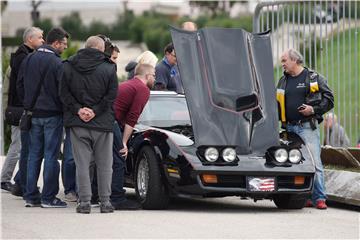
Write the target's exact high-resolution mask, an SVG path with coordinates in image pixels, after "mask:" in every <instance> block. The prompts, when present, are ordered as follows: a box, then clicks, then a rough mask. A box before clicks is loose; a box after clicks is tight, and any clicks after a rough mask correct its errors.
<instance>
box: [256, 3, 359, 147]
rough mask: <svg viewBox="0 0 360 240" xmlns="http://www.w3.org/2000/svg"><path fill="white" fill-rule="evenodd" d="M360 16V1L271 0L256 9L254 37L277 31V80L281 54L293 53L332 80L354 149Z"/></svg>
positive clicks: (337, 109)
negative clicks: (267, 31) (290, 51)
mask: <svg viewBox="0 0 360 240" xmlns="http://www.w3.org/2000/svg"><path fill="white" fill-rule="evenodd" d="M359 12H360V2H358V1H349V0H347V1H271V2H269V1H267V2H261V3H259V4H258V5H257V6H256V10H255V15H254V19H253V32H262V31H266V30H269V29H270V30H271V42H272V49H273V57H274V59H273V60H274V74H275V79H276V80H278V79H279V78H280V76H281V75H282V70H281V65H280V55H281V54H282V52H283V51H284V50H286V49H288V48H295V49H297V50H299V51H300V52H301V53H302V54H303V56H304V60H305V65H306V66H308V67H310V68H312V69H315V70H316V71H318V72H319V73H320V74H322V75H324V76H325V77H326V78H327V79H328V84H329V86H330V88H331V89H332V90H333V92H334V96H335V107H334V109H333V110H332V111H333V113H334V114H336V115H337V118H338V122H339V123H340V125H342V126H343V127H344V129H345V130H346V133H347V135H348V136H349V138H350V140H351V146H355V145H356V143H357V141H358V140H359V139H360V132H359V124H360V120H359V111H360V101H359V100H360V96H359V69H360V67H359V61H360V56H359V51H360V39H359V36H358V33H359V26H360V21H359V19H358V15H359ZM327 131H328V130H327ZM321 135H322V139H323V138H324V130H323V128H322V127H321ZM326 136H329V134H326ZM325 139H326V137H325Z"/></svg>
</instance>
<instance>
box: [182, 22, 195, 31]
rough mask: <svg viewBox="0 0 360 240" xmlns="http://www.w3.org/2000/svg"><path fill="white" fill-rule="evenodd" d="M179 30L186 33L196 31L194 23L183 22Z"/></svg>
mask: <svg viewBox="0 0 360 240" xmlns="http://www.w3.org/2000/svg"><path fill="white" fill-rule="evenodd" d="M181 28H182V29H184V30H186V31H197V25H196V23H194V22H183V24H182V25H181Z"/></svg>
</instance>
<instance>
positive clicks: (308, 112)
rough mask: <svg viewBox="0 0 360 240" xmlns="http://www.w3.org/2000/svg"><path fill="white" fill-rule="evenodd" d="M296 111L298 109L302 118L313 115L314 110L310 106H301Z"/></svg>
mask: <svg viewBox="0 0 360 240" xmlns="http://www.w3.org/2000/svg"><path fill="white" fill-rule="evenodd" d="M298 109H299V113H301V114H302V115H304V116H311V115H313V114H314V108H313V107H312V106H310V105H306V104H303V105H301V107H299V108H298Z"/></svg>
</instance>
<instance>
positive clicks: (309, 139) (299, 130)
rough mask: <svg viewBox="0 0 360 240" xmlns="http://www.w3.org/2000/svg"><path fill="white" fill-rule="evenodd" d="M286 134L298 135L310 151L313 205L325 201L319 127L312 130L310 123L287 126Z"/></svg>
mask: <svg viewBox="0 0 360 240" xmlns="http://www.w3.org/2000/svg"><path fill="white" fill-rule="evenodd" d="M287 131H288V132H294V133H296V134H298V135H299V136H300V137H301V138H302V140H303V141H304V142H305V143H306V144H307V146H308V147H309V149H310V152H311V155H312V156H313V158H314V163H315V179H314V188H313V191H312V196H311V200H312V202H313V203H314V204H315V203H316V201H318V200H325V199H326V193H325V184H324V168H323V165H322V162H321V158H320V154H321V145H320V131H319V126H318V125H316V129H315V130H312V129H311V126H310V123H309V122H306V123H303V124H302V126H301V125H288V126H287Z"/></svg>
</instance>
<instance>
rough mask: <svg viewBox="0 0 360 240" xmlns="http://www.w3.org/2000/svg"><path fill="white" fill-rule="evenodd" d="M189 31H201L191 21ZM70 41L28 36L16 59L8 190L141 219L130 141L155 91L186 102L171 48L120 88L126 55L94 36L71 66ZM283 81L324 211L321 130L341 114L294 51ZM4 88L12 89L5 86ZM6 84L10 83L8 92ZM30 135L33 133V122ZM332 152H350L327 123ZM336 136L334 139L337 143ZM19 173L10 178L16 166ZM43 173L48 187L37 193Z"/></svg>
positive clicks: (287, 119)
mask: <svg viewBox="0 0 360 240" xmlns="http://www.w3.org/2000/svg"><path fill="white" fill-rule="evenodd" d="M182 28H183V29H184V30H187V31H196V30H197V27H196V25H195V24H194V23H192V22H186V23H184V24H183V25H182ZM69 38H70V35H69V34H68V33H67V32H66V31H65V30H64V29H62V28H60V27H56V28H53V29H51V30H50V31H49V33H48V34H47V36H46V42H45V41H44V39H43V31H42V30H41V29H39V28H37V27H29V28H27V29H26V30H25V31H24V34H23V41H24V43H23V44H22V45H21V46H19V48H18V49H17V50H16V52H15V53H14V54H12V56H11V62H10V67H9V69H8V70H7V75H8V76H9V79H8V81H9V86H8V99H7V100H8V103H7V108H6V111H5V117H6V120H7V122H8V123H9V124H10V125H11V144H10V147H9V150H8V153H7V156H6V159H5V162H4V165H3V168H2V172H1V188H2V189H3V190H7V191H11V193H12V194H13V195H15V196H19V197H22V198H23V199H24V200H25V206H26V207H39V206H41V207H43V208H63V207H67V203H66V201H68V202H77V203H78V204H77V207H76V212H78V213H90V212H91V206H92V205H93V206H94V205H99V206H100V212H101V213H111V212H113V211H114V210H123V209H126V210H135V209H139V208H140V205H139V203H137V202H136V201H131V200H129V199H127V198H126V195H125V190H124V187H123V185H124V173H125V161H126V156H127V154H128V149H127V142H128V140H129V138H130V136H131V134H132V132H133V129H134V126H135V124H136V123H137V121H138V118H139V116H140V114H141V112H142V110H143V108H144V106H145V105H146V103H147V101H148V100H149V96H150V90H151V89H155V90H170V91H176V92H178V93H183V91H184V90H183V86H182V84H181V79H180V75H179V69H178V67H177V60H176V52H175V49H174V46H173V44H172V43H169V44H168V45H166V46H165V48H164V57H163V59H162V60H160V61H159V62H158V59H157V57H156V56H155V55H154V54H153V53H152V52H151V51H145V52H144V53H142V54H141V55H140V56H138V57H137V58H136V59H135V60H134V61H132V62H130V63H129V64H128V65H127V66H126V68H125V69H126V71H127V72H128V77H127V78H128V79H127V81H124V82H122V83H120V84H118V80H117V75H116V64H115V63H116V61H117V58H118V57H119V54H120V50H119V48H118V47H117V46H116V45H114V44H113V43H112V42H111V40H110V39H109V38H108V37H107V36H104V35H102V34H99V35H96V36H90V37H89V38H88V39H87V40H86V43H85V47H84V48H83V49H80V50H79V51H78V52H77V53H76V54H75V55H74V56H71V57H70V58H68V59H67V60H65V61H62V60H61V58H60V55H61V53H62V52H63V51H64V50H65V49H66V48H67V42H68V39H69ZM281 63H282V66H283V69H284V75H283V77H282V78H281V79H280V81H279V83H278V86H277V100H278V102H279V116H280V121H281V123H282V126H283V127H284V128H285V129H286V130H287V131H290V132H295V133H297V134H299V136H300V137H302V138H303V140H304V141H305V142H306V143H308V144H309V146H310V151H311V152H312V155H313V158H314V162H315V168H316V173H315V182H314V190H313V194H312V198H311V199H309V201H308V203H307V206H316V207H317V208H318V209H326V208H327V206H326V203H325V201H326V194H325V187H324V178H323V166H322V163H321V159H320V147H321V144H320V134H319V127H318V125H319V123H321V121H322V120H323V118H322V115H323V114H325V113H326V112H327V111H329V110H330V109H332V108H333V106H334V97H333V94H332V92H331V90H330V89H329V87H328V86H327V84H326V80H325V78H324V77H323V76H321V75H320V74H318V73H317V72H316V71H314V70H311V69H309V68H306V67H304V66H303V58H302V56H301V54H300V53H299V52H298V51H296V50H294V49H288V50H286V51H285V52H284V53H283V54H282V56H281ZM5 82H6V81H5ZM5 85H6V84H5ZM26 116H27V117H30V118H31V127H30V128H29V129H25V128H24V127H23V125H24V124H23V122H24V121H25V120H24V119H25V117H26ZM325 127H326V128H327V129H328V131H327V132H326V133H325V140H326V142H325V144H331V145H332V144H335V145H336V144H338V145H341V146H348V145H349V140H348V138H347V136H346V134H345V132H344V130H343V128H342V127H341V126H339V125H338V124H337V123H336V115H334V114H327V115H326V118H325ZM64 135H65V140H64V148H63V161H62V167H61V175H62V181H63V186H64V193H65V201H63V200H61V199H59V198H58V197H57V195H58V193H59V174H60V166H59V162H58V159H59V153H60V146H61V144H62V142H63V139H64ZM334 136H336V137H334ZM17 162H19V170H18V172H17V173H16V175H15V177H14V182H15V183H14V184H12V183H11V178H12V175H13V172H14V169H15V166H16V164H17ZM42 162H43V163H44V167H43V173H44V174H43V177H44V179H43V187H42V189H41V193H40V188H39V187H38V186H37V182H38V178H39V174H40V168H41V164H42Z"/></svg>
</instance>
